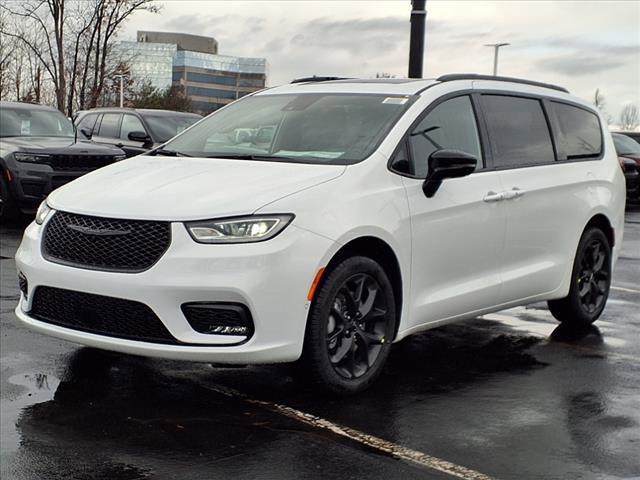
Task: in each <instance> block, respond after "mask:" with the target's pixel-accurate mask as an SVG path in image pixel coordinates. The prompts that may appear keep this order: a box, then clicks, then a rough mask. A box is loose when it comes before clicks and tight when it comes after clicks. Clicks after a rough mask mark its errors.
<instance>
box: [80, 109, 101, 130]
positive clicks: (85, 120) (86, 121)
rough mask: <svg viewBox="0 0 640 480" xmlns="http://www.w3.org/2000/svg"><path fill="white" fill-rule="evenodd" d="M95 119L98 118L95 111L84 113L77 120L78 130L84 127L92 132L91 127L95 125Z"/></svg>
mask: <svg viewBox="0 0 640 480" xmlns="http://www.w3.org/2000/svg"><path fill="white" fill-rule="evenodd" d="M97 119H98V114H97V113H90V114H88V115H85V116H84V117H82V118H81V119H80V121H79V122H78V130H80V129H81V128H86V129H87V130H89V131H91V132H93V128H94V127H95V125H96V120H97Z"/></svg>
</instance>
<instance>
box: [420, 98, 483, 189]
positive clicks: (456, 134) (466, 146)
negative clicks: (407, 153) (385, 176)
mask: <svg viewBox="0 0 640 480" xmlns="http://www.w3.org/2000/svg"><path fill="white" fill-rule="evenodd" d="M409 139H410V142H411V152H412V161H411V172H410V173H412V174H413V175H416V176H419V177H425V176H426V175H427V161H428V159H429V155H431V154H432V153H433V152H435V151H436V150H441V149H443V148H451V149H455V150H462V151H463V152H466V153H469V154H471V155H473V156H475V157H476V158H477V159H478V166H479V168H480V167H481V166H482V161H481V158H482V155H481V151H480V139H479V137H478V128H477V127H476V119H475V116H474V113H473V106H472V105H471V99H470V98H469V97H468V96H462V97H456V98H452V99H451V100H446V101H444V102H442V103H441V104H439V105H438V106H436V107H435V108H434V109H433V110H431V112H429V114H428V115H427V116H426V117H424V119H423V120H422V121H421V122H420V123H419V124H418V126H417V127H416V128H415V129H414V130H413V131H412V132H411V134H410V136H409Z"/></svg>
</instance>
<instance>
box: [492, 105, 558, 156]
mask: <svg viewBox="0 0 640 480" xmlns="http://www.w3.org/2000/svg"><path fill="white" fill-rule="evenodd" d="M482 101H483V107H484V111H485V117H486V120H487V126H488V128H489V134H490V136H491V144H492V146H493V157H494V159H493V162H494V165H495V166H496V167H519V166H524V165H535V164H541V163H551V162H553V161H554V160H555V158H554V154H553V145H552V143H551V135H550V134H549V127H548V125H547V120H546V119H545V116H544V112H543V111H542V104H541V103H540V101H539V100H535V99H531V98H519V97H506V96H500V95H483V97H482Z"/></svg>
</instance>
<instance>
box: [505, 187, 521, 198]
mask: <svg viewBox="0 0 640 480" xmlns="http://www.w3.org/2000/svg"><path fill="white" fill-rule="evenodd" d="M523 195H524V190H520V189H519V188H518V187H513V188H512V189H511V190H510V191H508V192H504V198H505V199H507V200H510V199H512V198H520V197H521V196H523Z"/></svg>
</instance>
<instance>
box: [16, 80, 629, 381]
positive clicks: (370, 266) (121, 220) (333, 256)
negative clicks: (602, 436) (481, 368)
mask: <svg viewBox="0 0 640 480" xmlns="http://www.w3.org/2000/svg"><path fill="white" fill-rule="evenodd" d="M315 80H316V81H303V82H295V83H292V84H290V85H285V86H280V87H276V88H270V89H266V90H262V91H260V92H257V93H255V94H252V95H248V96H246V97H244V98H242V99H241V100H238V101H236V102H233V103H232V104H230V105H228V106H225V107H224V108H221V109H220V110H218V111H216V112H215V113H213V114H212V115H210V116H208V117H207V118H205V119H203V120H201V121H199V122H198V123H196V124H195V125H194V126H192V127H191V128H189V129H188V130H186V131H184V132H183V133H181V134H180V135H178V136H177V137H175V138H174V139H172V140H170V141H169V142H167V143H166V144H164V145H163V146H162V147H161V148H158V149H156V150H154V151H152V152H150V153H149V154H147V155H143V156H138V157H136V158H133V159H130V160H125V161H122V162H118V163H116V164H114V165H110V166H107V167H105V168H102V169H100V170H98V171H95V172H92V173H89V174H87V175H85V176H83V177H81V178H79V179H78V180H75V181H74V182H72V183H70V184H68V185H65V186H64V187H62V188H60V189H58V190H56V191H55V192H53V193H52V194H51V195H50V196H49V198H48V199H47V200H46V202H45V203H43V204H42V206H41V208H40V210H39V212H38V214H37V218H36V220H35V222H33V223H32V224H31V225H29V227H28V228H27V229H26V231H25V234H24V238H23V241H22V244H21V246H20V248H19V250H18V252H17V254H16V264H17V268H18V272H19V280H20V286H21V291H22V295H21V299H20V303H19V305H18V307H17V308H16V314H17V316H18V318H19V319H21V320H22V321H23V322H24V323H26V324H27V325H29V326H30V327H32V328H34V329H36V330H38V331H40V332H43V333H46V334H49V335H52V336H55V337H59V338H63V339H66V340H70V341H73V342H77V343H81V344H84V345H90V346H93V347H97V348H103V349H108V350H115V351H118V352H124V353H130V354H139V355H148V356H154V357H164V358H172V359H184V360H192V361H203V362H212V363H217V364H255V363H272V362H292V361H296V360H301V362H302V363H303V365H305V368H306V369H307V370H306V371H307V372H308V375H309V377H310V378H311V379H313V380H314V381H316V382H317V383H318V384H320V385H322V386H324V387H325V388H327V389H328V390H330V391H333V392H337V393H354V392H357V391H361V390H363V389H365V388H366V387H367V386H369V385H370V384H371V383H372V382H373V381H374V380H375V379H376V377H378V375H379V374H380V373H381V371H382V368H383V366H384V363H385V361H386V360H387V357H388V355H389V351H390V348H391V344H392V343H393V342H397V341H399V340H401V339H403V338H405V337H406V336H408V335H410V334H413V333H416V332H420V331H423V330H426V329H429V328H433V327H436V326H439V325H443V324H445V323H449V322H454V321H458V320H463V319H466V318H470V317H475V316H478V315H482V314H485V313H488V312H493V311H496V310H501V309H504V308H508V307H512V306H515V305H522V304H527V303H531V302H538V301H541V300H546V301H548V302H549V308H550V310H551V312H552V313H553V315H554V316H555V317H556V318H557V319H558V320H560V321H562V322H569V323H572V324H589V323H591V322H593V321H594V320H596V319H597V318H598V317H599V316H600V314H601V313H602V311H603V309H604V307H605V303H606V301H607V296H608V293H609V287H610V284H611V272H612V268H613V266H614V263H615V260H616V257H617V256H618V253H619V251H620V245H621V239H622V233H623V222H624V218H623V216H624V204H625V185H624V176H623V173H622V171H621V169H620V166H619V164H618V160H617V158H616V153H615V149H614V145H613V141H612V139H611V136H610V134H609V133H608V132H607V129H606V122H604V121H603V119H602V117H601V115H600V114H599V113H598V112H597V110H595V109H594V108H593V107H592V106H590V105H589V104H588V103H587V102H585V101H583V100H580V99H578V98H576V97H573V96H571V95H569V94H568V93H567V92H566V90H564V89H563V88H560V87H556V86H553V85H547V84H542V83H538V82H532V81H526V80H518V79H513V78H503V77H487V76H480V75H464V74H456V75H446V76H443V77H440V78H438V79H436V80H422V79H420V80H416V79H375V80H353V79H344V80H326V81H318V80H321V79H315ZM239 132H241V133H242V134H239Z"/></svg>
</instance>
